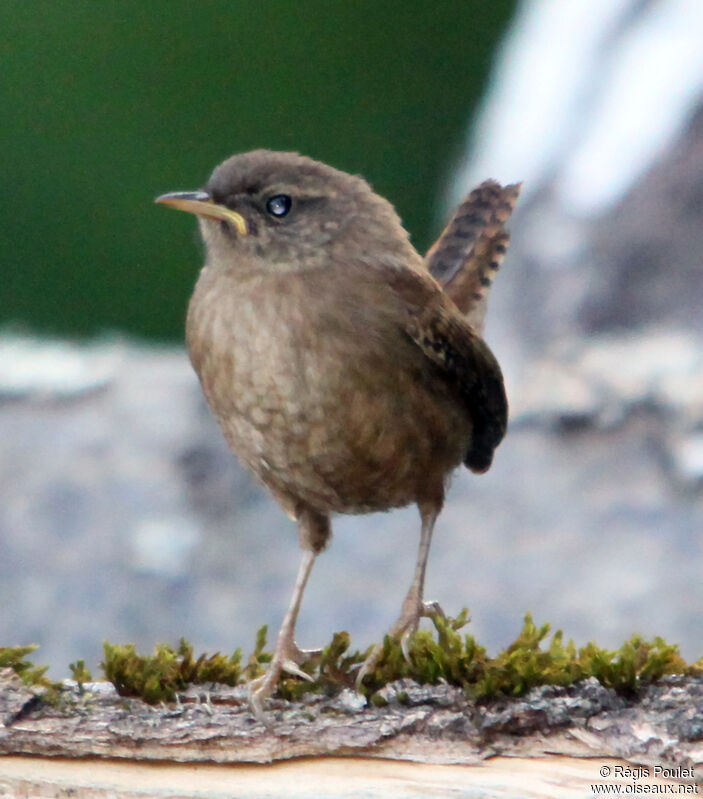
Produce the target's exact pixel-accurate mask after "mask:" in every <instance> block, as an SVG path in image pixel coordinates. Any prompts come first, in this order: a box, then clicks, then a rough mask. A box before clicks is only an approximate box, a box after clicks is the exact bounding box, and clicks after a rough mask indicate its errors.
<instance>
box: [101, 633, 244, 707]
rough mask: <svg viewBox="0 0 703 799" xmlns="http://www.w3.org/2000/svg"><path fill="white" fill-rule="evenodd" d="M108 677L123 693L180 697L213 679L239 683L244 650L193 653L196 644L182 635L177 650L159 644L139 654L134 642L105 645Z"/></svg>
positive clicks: (147, 698) (164, 698)
mask: <svg viewBox="0 0 703 799" xmlns="http://www.w3.org/2000/svg"><path fill="white" fill-rule="evenodd" d="M103 649H104V654H105V659H104V661H103V663H102V664H101V665H102V668H103V671H104V673H105V677H106V678H107V679H108V680H109V681H110V682H111V683H112V684H113V685H114V686H115V688H116V689H117V692H118V693H119V694H120V696H138V697H141V698H142V699H144V700H145V701H146V702H150V703H152V704H153V703H156V702H162V701H169V700H173V699H175V698H176V694H177V692H178V691H183V690H184V689H185V688H187V686H188V685H191V684H202V683H210V682H219V683H224V684H225V685H236V684H237V683H238V682H239V681H240V679H241V676H242V669H241V652H240V650H236V651H235V652H234V654H232V655H230V656H229V657H227V656H225V655H221V654H219V653H216V654H214V655H205V654H203V655H200V657H198V658H197V659H196V658H195V657H194V655H193V647H192V645H191V644H189V643H188V642H187V641H186V640H185V639H183V638H181V641H180V644H179V646H178V648H177V649H173V648H172V647H170V646H169V645H168V644H158V645H157V646H156V649H155V651H154V654H153V655H139V654H138V653H137V651H136V649H135V647H134V645H133V644H126V645H124V646H120V645H115V644H110V643H108V642H107V641H105V643H104V645H103Z"/></svg>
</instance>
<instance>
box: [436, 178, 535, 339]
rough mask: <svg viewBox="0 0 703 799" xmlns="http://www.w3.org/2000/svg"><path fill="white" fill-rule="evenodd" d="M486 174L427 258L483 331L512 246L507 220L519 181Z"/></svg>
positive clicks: (513, 204) (473, 323)
mask: <svg viewBox="0 0 703 799" xmlns="http://www.w3.org/2000/svg"><path fill="white" fill-rule="evenodd" d="M521 185H522V184H520V183H513V184H511V185H509V186H501V185H500V183H497V182H496V181H495V180H486V181H484V182H483V183H481V185H480V186H478V187H477V188H475V189H474V190H473V191H472V192H471V194H469V196H468V197H467V198H466V199H465V200H464V202H463V203H461V205H460V206H459V207H458V208H457V209H456V211H455V212H454V216H452V218H451V219H450V221H449V224H448V225H447V226H446V228H445V229H444V231H443V232H442V235H441V236H440V237H439V238H438V239H437V241H436V242H435V243H434V244H433V245H432V247H431V248H430V249H429V251H428V253H427V255H426V256H425V264H426V266H427V268H428V270H429V271H430V273H431V274H432V276H433V277H435V278H436V279H437V281H438V282H439V283H440V285H441V286H442V288H443V289H444V290H445V291H446V292H447V294H448V295H449V296H450V297H451V298H452V300H453V301H454V303H455V304H456V305H457V306H458V308H459V310H460V311H461V312H462V313H463V314H464V315H465V316H466V318H467V320H468V322H469V324H470V325H471V326H472V327H473V328H474V330H476V332H477V333H479V335H480V334H481V333H482V332H483V322H484V318H485V315H486V301H487V299H488V293H489V291H490V288H491V284H492V283H493V276H494V275H495V273H496V272H497V271H498V269H499V267H500V265H501V263H502V261H503V258H504V257H505V253H506V251H507V249H508V242H509V240H510V234H509V233H508V232H507V231H506V230H505V228H504V225H505V223H506V222H507V220H508V218H509V217H510V214H511V213H512V212H513V208H514V207H515V203H516V202H517V198H518V195H519V194H520V187H521Z"/></svg>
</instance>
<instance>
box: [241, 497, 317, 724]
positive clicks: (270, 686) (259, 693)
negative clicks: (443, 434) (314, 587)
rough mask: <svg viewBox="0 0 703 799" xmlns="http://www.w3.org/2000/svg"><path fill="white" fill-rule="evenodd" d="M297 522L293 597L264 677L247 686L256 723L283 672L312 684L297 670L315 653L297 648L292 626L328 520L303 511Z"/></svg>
mask: <svg viewBox="0 0 703 799" xmlns="http://www.w3.org/2000/svg"><path fill="white" fill-rule="evenodd" d="M297 519H298V530H299V535H300V543H301V545H302V546H303V548H304V551H303V557H302V560H301V561H300V566H299V568H298V576H297V577H296V580H295V587H294V588H293V595H292V596H291V600H290V605H289V606H288V610H287V611H286V615H285V616H284V618H283V623H282V624H281V628H280V630H279V631H278V638H277V639H276V648H275V649H274V652H273V658H272V660H271V663H270V664H269V667H268V669H267V671H266V674H264V675H262V676H261V677H257V678H256V679H255V680H252V681H251V682H250V683H249V704H250V706H251V709H252V711H253V712H254V715H255V716H256V717H257V718H258V719H259V720H263V718H264V712H263V701H264V699H266V698H267V697H268V696H270V695H271V694H272V693H273V692H274V690H275V689H276V686H277V685H278V681H279V679H280V678H281V674H282V673H283V672H286V673H287V674H292V675H294V676H296V677H302V678H303V679H305V680H310V681H313V678H312V677H311V676H310V675H309V674H306V673H305V672H304V671H303V670H302V669H301V668H300V665H302V663H304V662H305V660H306V658H307V657H309V656H310V655H312V654H315V653H316V652H318V651H319V650H303V649H299V648H298V646H297V644H296V643H295V623H296V621H297V619H298V612H299V611H300V603H301V602H302V599H303V592H304V591H305V586H306V584H307V581H308V577H309V576H310V572H311V571H312V567H313V564H314V563H315V558H316V557H317V555H318V554H319V553H320V552H321V551H322V550H323V549H324V546H325V544H326V543H327V540H328V539H329V535H330V524H329V517H327V516H325V515H323V514H320V513H316V512H314V511H309V510H307V509H305V510H301V511H300V512H299V513H298V515H297Z"/></svg>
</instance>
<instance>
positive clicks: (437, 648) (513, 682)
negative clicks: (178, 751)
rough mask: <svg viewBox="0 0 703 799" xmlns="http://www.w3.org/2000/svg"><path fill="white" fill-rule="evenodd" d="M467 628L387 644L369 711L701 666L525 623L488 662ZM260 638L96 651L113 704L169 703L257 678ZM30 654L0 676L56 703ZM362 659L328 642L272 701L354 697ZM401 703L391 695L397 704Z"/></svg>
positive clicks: (0, 660)
mask: <svg viewBox="0 0 703 799" xmlns="http://www.w3.org/2000/svg"><path fill="white" fill-rule="evenodd" d="M468 621H469V615H468V611H467V610H466V609H464V610H462V612H461V613H460V614H459V615H458V616H457V617H456V618H451V617H447V618H444V619H442V618H437V619H434V620H433V624H434V629H431V630H424V629H423V630H419V631H418V632H416V633H415V634H414V635H413V636H412V637H411V639H410V655H411V662H410V663H408V662H407V661H406V660H405V658H404V657H403V653H402V650H401V647H400V642H399V641H398V640H395V639H393V638H390V637H388V636H386V638H385V639H384V641H383V644H382V647H381V652H380V656H379V658H378V660H377V662H376V665H375V667H374V668H373V669H372V670H371V671H370V672H369V673H368V674H367V675H366V676H365V678H364V684H363V686H362V690H363V692H364V693H365V694H366V695H367V696H368V697H369V699H370V702H371V704H372V705H375V706H379V707H380V706H383V705H385V704H386V700H385V699H384V698H383V697H382V696H380V695H379V694H378V691H379V689H380V688H382V687H383V686H385V685H386V684H388V683H389V682H392V681H394V680H398V679H400V678H403V677H410V678H412V679H414V680H416V681H417V682H419V683H430V684H436V683H438V682H440V681H446V682H447V683H449V684H450V685H456V686H460V687H462V688H463V689H464V690H465V691H466V692H467V694H468V695H469V696H472V697H475V698H490V697H496V696H516V695H519V694H522V693H525V692H526V691H528V690H529V689H530V688H532V687H534V686H537V685H570V684H571V683H574V682H577V681H578V680H582V679H585V678H587V677H595V678H596V679H597V680H598V681H599V682H601V683H602V684H603V685H605V686H607V687H609V688H613V689H614V690H616V691H618V693H621V694H624V695H634V694H635V693H636V692H637V691H638V690H639V689H640V688H641V687H642V686H643V685H646V684H648V683H651V682H654V681H656V680H658V679H659V678H660V677H662V676H664V675H665V674H703V658H701V659H700V660H699V661H697V662H696V663H693V664H690V665H689V664H687V663H686V662H685V661H684V660H683V658H682V657H681V656H680V654H679V651H678V648H677V647H676V646H672V645H671V644H667V643H666V642H665V641H664V640H663V639H661V638H658V637H657V638H654V639H653V640H652V641H645V640H644V639H643V638H642V637H641V636H638V635H634V636H632V638H630V639H629V640H628V641H625V643H624V644H623V645H622V646H621V647H620V648H619V649H617V650H607V649H602V648H601V647H599V646H597V645H596V644H594V643H589V644H586V646H583V647H580V648H577V647H576V646H575V644H574V643H573V641H569V642H567V643H565V642H564V638H563V636H562V633H561V631H557V632H556V633H554V634H553V635H551V637H550V632H549V630H550V628H549V625H548V624H543V625H541V626H537V625H535V623H534V621H533V620H532V617H531V616H530V614H527V615H526V616H525V619H524V622H523V626H522V629H521V630H520V633H519V634H518V636H517V637H516V639H515V640H514V641H513V642H512V643H511V644H510V646H508V647H507V648H506V649H505V650H503V651H502V652H500V653H498V654H497V655H496V656H495V657H489V655H488V654H487V652H486V649H485V648H484V647H482V646H481V645H480V644H478V643H477V641H476V640H475V638H474V637H473V636H472V635H469V634H465V633H463V632H462V630H463V628H464V627H465V626H466V624H467V623H468ZM266 639H267V628H266V627H265V626H264V627H261V628H260V629H259V630H258V632H257V635H256V641H255V644H254V650H253V652H252V653H251V655H250V656H249V659H248V660H247V663H246V666H244V667H243V666H242V657H241V652H240V650H237V651H235V652H234V653H233V654H232V655H230V656H226V655H221V654H219V653H216V654H214V655H207V654H203V655H200V656H199V657H197V658H196V657H195V655H194V653H193V646H192V645H191V644H189V643H188V642H187V641H185V640H184V639H181V641H180V643H179V645H178V647H176V648H173V647H171V646H169V645H167V644H159V645H158V646H157V647H156V648H155V651H154V654H153V655H140V654H139V653H138V652H137V651H136V649H135V647H134V646H133V645H132V644H126V645H123V646H120V645H115V644H110V643H108V642H107V641H106V642H105V644H104V653H105V657H104V661H103V663H102V668H103V671H104V674H105V677H106V679H108V680H109V681H110V682H112V683H113V684H114V686H115V688H116V689H117V691H118V692H119V694H120V695H121V696H134V697H140V698H142V699H144V700H145V701H147V702H151V703H157V702H161V701H171V700H173V699H175V698H176V695H177V694H178V692H179V691H183V690H185V689H186V688H187V686H188V685H191V684H205V683H224V684H225V685H237V684H239V683H242V682H246V681H249V680H252V679H255V678H256V677H259V676H260V675H262V674H263V673H264V672H265V671H266V668H267V667H268V664H269V663H270V662H271V659H272V654H271V652H269V651H267V648H266V646H267V643H266ZM35 649H36V647H35V646H25V647H4V648H2V647H0V668H3V667H10V668H12V669H13V670H14V671H15V672H16V673H17V674H18V675H19V676H20V677H21V678H22V679H23V680H24V682H25V683H27V684H28V685H33V686H40V687H42V688H45V689H46V690H45V693H44V696H45V698H49V699H51V696H52V695H58V691H57V689H58V686H57V685H56V684H54V683H52V682H51V681H50V680H49V679H48V678H47V677H46V675H45V673H46V667H37V666H35V665H34V664H33V663H32V662H31V661H30V660H28V659H27V656H28V655H29V654H31V653H32V652H33V651H34V650H35ZM370 651H371V650H370V649H369V650H367V651H366V652H358V651H352V650H351V649H350V640H349V634H348V633H344V632H342V633H335V635H334V637H333V638H332V641H331V642H330V643H329V644H328V646H326V647H325V648H324V649H323V650H322V651H321V652H319V653H317V654H315V655H313V656H311V657H310V658H309V659H308V660H307V662H305V663H303V664H302V666H301V668H302V670H303V671H305V672H306V673H307V674H309V675H310V676H311V677H312V680H311V681H308V680H304V679H302V678H300V677H291V676H288V675H284V676H283V678H282V679H281V681H280V683H279V685H278V689H277V695H278V696H280V697H283V698H286V699H300V698H301V697H302V696H303V694H305V693H307V692H310V691H312V692H316V693H325V694H330V695H331V694H334V693H337V692H338V691H339V690H341V689H342V688H346V687H354V685H355V681H356V675H357V673H358V669H359V667H360V665H361V663H363V661H364V658H365V657H366V656H367V655H368V654H369V652H370ZM70 669H71V674H72V676H73V679H74V680H76V681H77V682H78V683H79V684H82V683H84V682H90V681H91V680H92V677H91V674H90V672H89V671H88V670H87V669H86V668H85V663H84V662H83V661H82V660H78V661H76V663H72V664H71V665H70ZM406 699H407V697H404V696H403V695H402V694H399V696H398V700H399V701H405V700H406Z"/></svg>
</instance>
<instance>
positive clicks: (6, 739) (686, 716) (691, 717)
mask: <svg viewBox="0 0 703 799" xmlns="http://www.w3.org/2000/svg"><path fill="white" fill-rule="evenodd" d="M380 694H381V697H382V698H383V700H384V701H385V702H386V704H385V705H383V706H377V705H375V704H374V705H371V706H370V705H368V704H367V702H366V700H365V698H364V697H363V696H362V695H360V694H357V693H354V692H352V691H343V692H342V693H341V694H338V695H337V696H334V697H325V696H319V695H310V694H308V695H306V696H305V697H304V701H303V702H287V701H284V700H279V699H275V700H272V701H271V702H270V706H269V711H268V719H267V721H268V723H267V724H263V723H261V722H259V721H257V720H256V719H255V718H254V717H253V716H252V714H251V713H250V711H249V709H248V706H247V703H246V690H245V688H244V687H243V686H240V687H237V688H226V687H222V686H212V687H211V688H210V690H204V689H203V687H202V686H201V687H198V688H197V689H196V688H195V687H193V688H191V689H189V690H188V691H186V692H185V693H184V694H181V695H180V697H179V701H178V702H176V703H172V704H169V705H161V706H158V707H155V706H151V705H148V704H146V703H144V702H142V701H141V700H138V699H132V698H124V697H120V696H118V695H117V693H116V692H115V690H114V688H113V686H112V685H111V684H110V683H104V682H103V683H88V684H85V685H84V686H83V687H82V690H81V689H80V688H79V686H78V685H77V684H76V683H74V682H71V681H66V682H65V683H64V686H63V689H62V691H61V692H60V695H59V698H58V700H54V701H53V702H47V701H45V700H44V699H43V698H42V696H41V691H40V690H38V689H35V688H30V687H28V686H26V685H24V684H23V683H22V681H21V680H20V679H19V677H18V676H17V675H16V674H15V673H14V672H12V671H11V670H10V669H6V670H4V671H3V672H0V754H2V755H5V756H6V757H4V758H2V759H0V788H2V789H4V790H5V794H3V795H6V796H31V795H37V794H38V795H41V796H54V795H59V794H58V793H56V792H55V793H52V792H51V790H54V789H55V791H58V790H59V788H61V790H63V789H64V788H66V787H67V786H71V787H72V788H73V789H74V790H76V791H78V792H77V793H75V794H74V796H77V797H83V796H85V797H88V796H90V797H93V796H95V797H98V796H100V797H102V796H106V795H107V793H106V791H107V790H108V788H106V787H105V786H108V787H109V786H111V785H112V786H113V788H114V791H116V793H114V794H113V795H116V796H119V797H123V796H132V795H134V796H137V795H138V796H145V795H150V791H153V792H154V793H156V792H158V790H161V789H162V787H163V786H164V785H166V786H169V787H170V789H171V790H172V791H175V793H173V794H169V795H178V796H191V795H194V791H195V789H196V788H195V786H200V787H199V788H198V790H201V791H202V790H204V788H203V786H205V785H206V784H208V780H210V781H213V780H214V781H215V782H216V783H217V784H218V785H220V786H227V785H229V784H230V783H228V782H227V781H228V780H232V781H233V782H232V783H231V784H232V785H235V784H236V785H238V786H239V788H238V791H239V792H238V793H237V794H236V795H237V796H242V797H250V796H251V797H253V796H261V795H263V793H264V792H265V790H270V791H273V792H276V791H277V790H278V789H277V787H276V786H277V785H278V786H279V787H280V786H282V785H286V784H287V785H288V786H289V787H290V785H291V784H292V783H291V782H290V781H291V780H293V781H294V782H295V785H297V786H298V787H296V789H295V790H297V791H298V793H290V792H289V793H287V794H286V795H294V796H301V797H302V796H320V795H324V796H329V797H334V796H350V797H351V796H357V795H358V796H362V795H364V796H369V795H374V794H373V792H370V791H371V788H370V787H369V786H371V785H373V784H376V785H377V786H378V785H383V786H384V788H383V795H384V796H394V795H403V796H414V795H417V796H421V795H425V796H426V795H427V791H428V790H429V789H430V786H435V787H434V788H432V790H437V791H438V792H439V793H440V795H441V793H442V788H441V786H442V785H445V786H449V785H452V786H453V787H452V790H454V791H455V792H456V791H458V793H456V795H457V796H479V795H483V794H481V793H480V791H484V790H488V789H489V788H490V789H491V790H493V791H500V790H503V791H504V793H503V794H501V793H498V795H506V796H516V795H519V796H571V795H574V796H576V795H589V794H588V792H587V790H588V789H589V786H590V785H591V784H596V783H608V782H610V783H613V784H618V783H620V784H624V783H628V784H629V783H632V782H633V779H635V777H633V775H638V776H637V777H636V780H637V781H639V782H640V784H645V783H646V782H647V780H649V781H650V783H651V784H655V782H656V780H660V779H664V778H666V777H667V776H668V777H669V778H672V779H673V780H674V783H675V784H676V785H682V786H684V788H685V789H689V788H690V792H691V793H693V789H694V788H697V787H698V786H696V785H694V784H693V781H694V780H695V779H696V769H698V768H699V767H700V766H703V740H702V739H703V678H699V677H684V676H678V675H676V676H670V677H666V678H664V679H662V680H661V681H659V682H658V683H657V684H654V685H650V686H647V687H644V688H643V689H642V690H641V692H640V695H639V696H637V697H633V698H632V699H625V698H623V697H622V696H619V695H618V694H616V693H615V692H614V691H612V690H610V689H608V688H605V687H604V686H602V685H601V684H600V683H598V682H597V681H596V680H594V679H589V680H584V681H582V682H581V683H578V684H575V685H572V686H568V687H558V686H542V687H540V688H535V689H533V690H531V691H530V692H528V693H527V694H526V695H525V696H523V697H520V698H514V699H501V700H492V701H489V702H476V701H474V700H471V699H468V698H467V697H466V696H465V694H464V692H463V691H462V690H461V689H459V688H455V687H452V686H448V685H437V686H420V685H418V684H416V683H414V682H412V681H410V680H402V681H398V682H396V683H392V684H390V685H388V686H386V688H384V689H383V690H382V691H381V692H380ZM17 755H22V756H23V757H21V758H17V757H7V756H17ZM294 758H295V759H296V760H295V761H293V759H294ZM300 758H304V759H303V760H300ZM340 758H344V759H340ZM582 758H588V760H580V759H582ZM69 759H70V760H69ZM86 759H87V760H86ZM120 761H121V762H120ZM273 761H292V762H288V763H286V764H282V763H278V764H277V765H275V766H271V765H268V766H258V767H256V768H253V767H252V766H251V765H250V764H253V763H258V764H270V763H272V762H273ZM387 761H414V763H415V765H411V764H409V763H408V762H406V763H404V764H401V763H393V762H391V763H389V762H387ZM179 764H190V765H189V766H187V767H186V766H183V765H179ZM206 764H207V766H206ZM215 764H219V765H217V766H215ZM222 764H228V765H227V768H223V767H222ZM244 764H249V765H244ZM628 764H629V765H628ZM479 765H480V768H478V766H479ZM469 766H473V767H474V768H469ZM459 767H461V768H459ZM628 768H629V769H630V772H628V771H627V769H628ZM601 769H605V770H603V771H601ZM607 769H610V772H607ZM616 769H619V770H616ZM601 775H606V776H605V778H604V777H603V776H601ZM254 776H256V779H254ZM32 780H34V782H32ZM251 780H253V781H251ZM218 781H219V782H218ZM250 781H251V785H250V787H247V786H249V784H250ZM213 784H215V783H213ZM323 784H324V785H325V786H326V787H325V788H324V790H323V789H321V788H320V785H323ZM647 784H649V783H647ZM662 784H664V783H662ZM56 786H58V787H56ZM62 786H63V787H62ZM115 786H116V787H115ZM140 786H141V787H140ZM145 786H146V787H145ZM160 786H161V787H160ZM266 786H269V787H266ZM501 786H503V787H501ZM550 786H551V787H550ZM157 789H158V790H157ZM516 789H518V792H517V793H516V792H515V791H516ZM221 790H222V791H223V793H222V795H229V796H232V795H233V794H232V793H231V791H230V793H229V794H228V793H227V788H226V787H222V788H221ZM394 790H395V791H396V792H397V793H393V791H394ZM403 790H404V791H405V793H402V791H403ZM677 790H679V789H678V788H677ZM682 790H683V789H681V791H680V792H682ZM23 791H24V793H23ZM33 791H34V793H32V792H33ZM247 791H249V792H247ZM257 791H258V793H257ZM306 791H307V792H306ZM413 791H414V792H415V793H413ZM462 791H463V793H462ZM575 791H580V792H581V793H575ZM1 792H2V791H0V793H1ZM364 792H365V793H364ZM423 792H424V793H423ZM212 795H219V794H218V793H217V792H214V793H213V794H212ZM274 795H275V793H274ZM452 795H454V793H453V794H452Z"/></svg>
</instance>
